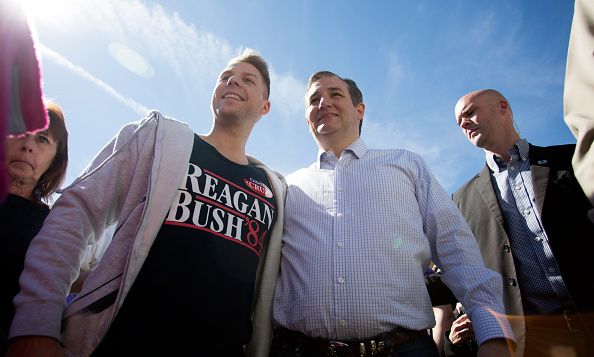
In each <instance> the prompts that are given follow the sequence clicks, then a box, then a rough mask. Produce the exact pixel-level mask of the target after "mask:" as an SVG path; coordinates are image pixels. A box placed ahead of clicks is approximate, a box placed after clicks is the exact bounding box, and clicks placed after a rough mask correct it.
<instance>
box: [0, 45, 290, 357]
mask: <svg viewBox="0 0 594 357" xmlns="http://www.w3.org/2000/svg"><path fill="white" fill-rule="evenodd" d="M269 93H270V78H269V73H268V67H267V64H266V62H265V61H264V60H263V59H262V58H261V57H260V56H259V55H258V54H256V53H255V52H253V51H252V50H249V49H248V50H246V51H244V53H243V54H241V55H240V56H238V57H236V58H234V59H232V60H231V61H230V62H229V63H228V64H227V67H226V68H225V69H224V70H223V71H222V73H221V74H220V75H219V78H218V81H217V84H216V86H215V88H214V91H213V96H212V112H213V126H212V129H211V131H210V132H209V133H208V134H206V135H196V134H193V140H190V138H189V136H188V135H187V134H192V133H188V131H189V130H188V128H187V127H184V125H181V124H180V123H179V122H175V121H174V120H172V119H170V118H165V117H163V116H162V115H160V114H159V113H151V114H149V116H147V119H145V120H143V121H142V122H139V123H131V124H129V125H128V126H126V127H124V128H123V129H122V130H121V131H120V133H119V134H118V136H117V137H116V138H115V139H114V140H113V141H112V142H111V143H110V144H108V145H107V146H106V148H104V149H103V150H102V152H100V153H99V154H98V155H97V158H96V159H95V161H94V162H93V163H91V165H89V170H88V171H87V172H86V173H85V174H84V175H83V176H81V177H80V178H79V179H77V180H76V181H75V182H74V183H73V184H72V185H71V187H69V188H68V189H66V191H65V192H64V193H63V195H62V197H60V199H59V200H58V201H57V202H56V204H55V205H54V208H53V210H52V213H51V214H50V216H49V217H48V219H47V220H46V225H47V227H44V229H42V231H41V233H40V234H39V236H38V237H37V238H36V239H35V241H36V244H34V245H32V246H31V248H30V254H29V255H28V257H27V261H26V263H25V270H24V272H23V277H24V278H23V279H21V285H23V282H24V283H25V285H26V288H25V289H22V292H21V294H20V295H19V296H17V298H16V300H15V301H17V303H16V304H15V306H16V308H17V309H16V315H15V320H14V321H16V323H13V326H12V329H11V337H12V338H13V339H12V341H11V346H10V349H9V353H8V356H26V355H38V356H41V355H55V354H60V353H62V351H61V349H62V347H64V348H65V349H66V350H67V351H68V352H69V353H71V354H74V355H94V356H116V355H175V356H180V355H182V356H186V355H187V356H243V355H245V351H246V350H247V351H248V355H254V356H266V355H267V353H268V347H269V343H270V336H271V326H270V324H271V321H270V311H271V304H272V299H271V297H272V294H273V292H274V284H275V282H276V277H277V274H278V266H279V260H280V241H281V232H282V208H283V207H282V204H283V201H284V194H285V189H286V184H285V183H284V180H283V179H282V177H281V176H280V175H279V174H277V173H275V172H273V171H271V170H270V169H268V168H266V167H265V166H264V165H263V164H262V163H260V162H259V161H257V160H256V159H254V158H251V157H248V156H247V155H246V153H245V146H246V143H247V140H248V137H249V135H250V133H251V131H252V129H253V127H254V125H255V124H256V122H257V121H258V120H259V119H260V117H261V116H262V115H265V114H267V113H268V111H269V109H270V102H269V100H268V98H269ZM173 133H176V134H173ZM180 142H183V143H184V144H183V145H184V147H185V148H186V149H190V148H189V147H188V146H189V145H191V150H187V151H184V149H183V148H181V149H180V148H179V147H180V146H182V145H181V144H180ZM186 144H187V145H186ZM168 147H169V148H171V147H174V148H175V149H174V150H171V149H169V150H168ZM176 153H177V154H176ZM184 153H187V154H184ZM104 156H105V157H104ZM172 170H173V171H175V170H177V171H175V172H173V171H172ZM177 173H179V175H178V174H177ZM180 181H181V182H180ZM147 186H148V187H147ZM163 197H172V200H171V201H169V199H167V200H166V202H163V199H162V198H163ZM159 199H161V201H159ZM114 215H116V217H113V216H114ZM64 221H66V222H80V224H79V226H78V227H72V226H70V225H68V224H66V225H64V224H63V223H64ZM113 221H117V222H118V227H117V228H116V230H115V234H114V237H113V239H112V242H111V244H110V246H109V247H108V248H107V250H106V252H105V254H104V256H103V258H102V260H101V262H100V263H99V265H98V266H97V268H96V269H95V270H94V271H93V272H91V273H90V274H89V275H88V277H87V280H86V282H85V284H84V285H83V287H82V290H81V292H80V293H79V294H78V296H77V297H76V298H75V299H74V300H73V302H72V303H71V305H70V306H68V308H67V309H66V310H65V311H64V310H60V311H57V308H56V306H59V305H60V302H59V301H58V300H56V301H55V302H54V301H53V300H52V299H54V300H55V296H58V297H59V296H60V294H63V293H64V292H66V293H67V291H65V290H66V289H65V288H64V287H65V286H66V285H67V284H71V281H70V280H69V279H70V277H71V276H75V275H76V271H75V270H74V269H75V268H76V266H77V264H79V263H80V258H79V257H80V256H81V255H82V254H81V253H82V251H83V248H84V244H80V243H79V242H86V241H89V240H90V239H92V238H89V237H93V236H96V235H99V233H100V232H102V231H103V230H104V229H105V227H106V226H108V225H109V222H113ZM159 222H162V223H161V225H160V227H159ZM58 227H60V232H59V233H60V234H53V233H55V230H57V229H58ZM62 227H63V228H62ZM58 240H59V242H58ZM59 249H61V251H59ZM48 256H51V257H52V258H51V259H50V258H48ZM50 260H51V261H50ZM40 263H41V264H42V265H43V266H44V269H42V271H39V269H36V266H37V265H38V264H40ZM70 267H72V268H70ZM68 269H71V271H68ZM65 272H66V273H67V274H68V277H65V276H64V273H65ZM48 281H51V284H50V285H48V284H47V283H46V282H48ZM68 286H69V285H68ZM23 291H24V292H23ZM44 295H45V296H44ZM64 295H65V294H64ZM31 296H35V298H31ZM40 296H41V298H39V299H37V298H38V297H40ZM64 298H65V296H64ZM21 301H24V302H25V303H22V304H21V303H19V302H21ZM31 301H45V302H47V301H50V302H51V303H44V304H41V303H34V302H33V303H32V302H31ZM62 305H63V303H62ZM60 308H62V307H60ZM32 310H34V311H35V312H36V313H35V317H34V318H32V317H31V316H33V315H32V313H31V311H32ZM58 316H64V318H63V320H62V321H61V324H62V330H61V331H56V328H55V327H56V326H59V325H60V321H57V322H58V323H56V321H55V319H56V317H58ZM58 339H60V341H58ZM60 342H61V345H60V344H59V343H60Z"/></svg>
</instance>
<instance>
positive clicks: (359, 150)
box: [316, 137, 368, 169]
mask: <svg viewBox="0 0 594 357" xmlns="http://www.w3.org/2000/svg"><path fill="white" fill-rule="evenodd" d="M367 151H368V149H367V145H365V141H363V139H362V138H361V137H358V138H357V139H356V140H355V141H353V142H352V143H351V145H349V146H347V147H346V149H344V150H343V153H344V152H351V153H353V154H354V155H355V157H356V158H357V159H360V158H362V157H363V156H365V154H366V153H367ZM341 154H342V153H341ZM332 158H336V156H335V155H334V153H333V152H332V151H330V150H328V151H324V150H322V149H319V150H318V156H317V162H316V167H317V168H318V169H319V168H320V167H321V166H322V165H321V164H322V162H323V161H326V160H331V159H332ZM336 159H338V158H336Z"/></svg>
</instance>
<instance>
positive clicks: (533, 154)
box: [453, 89, 594, 356]
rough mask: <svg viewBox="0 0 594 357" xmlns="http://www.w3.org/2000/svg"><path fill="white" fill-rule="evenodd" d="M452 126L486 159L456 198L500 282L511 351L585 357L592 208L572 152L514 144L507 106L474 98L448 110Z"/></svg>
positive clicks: (486, 96)
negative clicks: (511, 339)
mask: <svg viewBox="0 0 594 357" xmlns="http://www.w3.org/2000/svg"><path fill="white" fill-rule="evenodd" d="M455 116H456V121H457V123H458V126H459V127H460V128H461V129H462V132H463V133H464V135H465V136H466V138H467V139H468V140H469V141H470V142H471V143H472V144H473V145H474V146H476V147H478V148H482V149H483V150H484V151H485V155H486V165H485V167H484V168H483V170H482V171H481V172H480V173H479V174H477V175H476V176H475V177H473V178H472V179H471V180H470V181H468V182H467V183H466V184H464V185H463V186H462V187H461V188H460V189H459V190H458V191H457V192H455V193H454V195H453V198H454V201H455V202H456V204H457V205H458V207H459V208H460V210H461V211H462V214H463V215H464V217H465V218H466V220H467V221H468V223H469V225H470V227H471V229H472V231H473V233H474V235H475V237H476V239H477V241H478V243H479V247H480V249H481V253H482V254H483V258H484V260H485V264H486V265H487V267H488V268H490V269H493V270H495V271H498V272H500V273H501V274H502V276H503V280H504V282H505V287H504V292H503V295H504V296H503V300H504V304H505V309H506V313H507V314H508V315H509V316H510V321H511V323H512V328H513V329H514V333H515V334H516V339H517V341H518V352H519V355H522V354H523V353H524V352H525V355H526V356H537V355H538V356H546V355H551V353H553V351H555V350H559V349H563V350H564V351H565V350H566V351H570V350H572V351H574V352H575V353H576V354H577V356H592V355H594V352H592V348H591V347H590V346H591V344H592V343H594V339H593V338H592V331H593V328H592V326H594V323H593V321H594V319H593V318H592V311H594V288H593V287H592V284H591V278H590V276H589V275H587V274H589V270H588V268H587V266H586V264H587V263H588V262H590V261H591V259H592V252H594V224H593V223H592V222H591V221H590V220H589V219H588V218H587V216H586V212H588V211H589V210H590V209H592V205H591V204H590V202H589V200H588V199H587V197H586V196H585V195H584V192H583V190H582V188H581V187H580V185H579V184H578V182H577V180H576V179H575V176H574V174H573V169H572V167H571V158H572V155H573V152H574V149H575V145H559V146H548V147H539V146H534V145H532V144H529V143H528V142H527V141H526V139H522V138H520V136H519V134H518V132H517V131H516V128H515V125H514V120H513V113H512V109H511V106H510V104H509V101H508V100H507V99H506V98H505V97H504V96H503V95H502V94H501V93H499V92H498V91H496V90H492V89H486V90H478V91H474V92H471V93H468V94H466V95H464V96H462V97H461V98H460V99H459V100H458V102H457V104H456V107H455Z"/></svg>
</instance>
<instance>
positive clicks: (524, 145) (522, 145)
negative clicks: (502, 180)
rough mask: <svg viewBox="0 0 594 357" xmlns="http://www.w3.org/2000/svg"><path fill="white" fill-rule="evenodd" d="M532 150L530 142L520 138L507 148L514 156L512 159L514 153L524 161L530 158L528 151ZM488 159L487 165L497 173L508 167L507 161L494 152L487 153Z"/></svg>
mask: <svg viewBox="0 0 594 357" xmlns="http://www.w3.org/2000/svg"><path fill="white" fill-rule="evenodd" d="M529 151H530V144H528V141H526V139H518V141H516V142H515V143H514V145H513V146H512V147H511V148H509V149H508V150H507V152H508V153H509V154H510V156H512V160H513V157H514V155H517V156H518V157H519V158H520V159H521V160H522V161H525V160H528V153H529ZM485 156H486V160H487V166H489V168H490V169H491V171H493V172H495V173H499V172H500V171H503V170H504V169H505V168H507V164H508V163H507V162H503V161H502V160H501V159H500V158H499V157H497V156H496V155H495V154H493V153H489V152H487V153H486V154H485Z"/></svg>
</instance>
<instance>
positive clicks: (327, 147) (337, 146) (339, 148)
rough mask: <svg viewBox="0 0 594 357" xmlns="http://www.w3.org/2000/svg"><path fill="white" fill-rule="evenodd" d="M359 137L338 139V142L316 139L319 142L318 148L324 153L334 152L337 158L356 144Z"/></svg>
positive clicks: (328, 139) (326, 138) (329, 139)
mask: <svg viewBox="0 0 594 357" xmlns="http://www.w3.org/2000/svg"><path fill="white" fill-rule="evenodd" d="M358 138H359V137H355V138H344V137H343V138H337V139H336V140H331V138H329V137H325V138H323V140H320V139H319V138H316V141H317V142H318V147H319V148H320V149H322V150H324V151H332V152H333V153H334V155H336V157H340V154H342V152H343V151H344V150H345V149H346V148H347V147H348V146H349V145H351V144H352V143H354V142H355V140H357V139H358Z"/></svg>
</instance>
